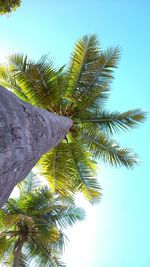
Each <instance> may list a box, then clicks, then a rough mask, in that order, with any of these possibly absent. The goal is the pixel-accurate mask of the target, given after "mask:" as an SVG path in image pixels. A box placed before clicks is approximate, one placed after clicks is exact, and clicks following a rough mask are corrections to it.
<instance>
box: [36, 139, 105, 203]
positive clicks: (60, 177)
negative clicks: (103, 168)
mask: <svg viewBox="0 0 150 267" xmlns="http://www.w3.org/2000/svg"><path fill="white" fill-rule="evenodd" d="M39 163H40V173H41V175H43V176H45V177H46V178H47V179H48V181H49V182H50V188H51V189H52V190H54V187H53V185H54V184H55V192H59V193H60V194H61V195H68V196H69V195H72V193H75V192H79V191H80V192H83V193H84V194H85V196H86V197H87V198H88V199H89V200H90V201H91V202H92V201H94V199H95V200H96V199H99V197H100V187H99V185H98V183H97V181H96V179H95V164H94V162H93V161H92V160H90V159H89V154H88V153H87V152H86V151H84V149H83V148H81V144H80V143H78V144H73V143H68V144H66V143H61V144H60V145H58V146H57V148H55V149H53V150H51V151H50V152H48V153H47V154H46V155H44V156H43V157H42V158H41V160H40V162H39Z"/></svg>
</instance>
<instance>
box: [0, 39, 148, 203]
mask: <svg viewBox="0 0 150 267" xmlns="http://www.w3.org/2000/svg"><path fill="white" fill-rule="evenodd" d="M119 60H120V49H119V47H110V48H108V49H106V50H104V51H103V50H102V48H101V46H100V44H99V41H98V39H97V37H96V36H95V35H91V36H84V37H83V38H81V39H80V40H78V41H77V42H76V44H75V46H74V49H73V53H72V55H71V59H70V62H69V64H68V65H67V66H62V67H61V68H57V67H55V65H54V63H53V61H52V60H51V59H50V58H48V57H47V56H42V57H41V58H40V59H39V60H38V61H37V62H34V61H33V60H30V59H28V57H27V56H26V55H23V54H14V55H12V56H10V57H9V64H8V66H1V67H0V84H1V85H3V86H5V87H6V88H8V89H9V90H11V91H13V92H14V93H15V94H16V95H17V96H18V97H20V98H21V99H22V100H24V101H26V102H29V103H30V104H32V105H35V106H38V107H40V108H44V109H46V110H48V111H51V112H53V113H56V114H59V115H63V116H66V117H69V118H71V119H72V121H73V126H72V127H71V128H70V130H69V132H68V134H67V135H66V137H65V138H64V139H63V141H62V142H61V143H60V144H59V145H58V146H57V147H56V148H54V149H52V150H51V151H49V152H48V153H47V154H46V155H44V156H43V157H42V158H41V159H40V161H39V164H38V166H39V167H40V173H41V174H42V175H43V176H45V177H46V178H47V180H48V181H49V182H50V187H51V189H52V190H53V192H57V193H60V194H62V195H64V196H66V195H68V196H72V194H74V193H76V192H83V193H84V195H85V196H86V197H87V198H88V199H89V201H91V202H93V201H95V200H97V199H99V198H100V186H99V184H98V182H97V179H96V165H97V161H99V163H100V162H101V161H102V162H105V163H106V164H110V165H112V166H121V165H123V166H125V167H127V168H132V167H133V166H135V165H136V164H137V163H138V161H137V157H136V154H135V153H134V152H133V151H132V150H131V149H128V148H125V147H123V148H122V147H121V146H120V145H119V144H118V142H117V141H116V140H114V134H116V133H121V131H124V130H129V129H133V128H134V127H137V126H138V125H139V124H140V123H142V122H143V121H144V119H145V112H143V111H142V110H140V109H134V110H128V111H125V112H123V113H122V112H119V111H109V110H106V109H105V103H106V101H107V99H108V97H109V92H110V87H111V83H112V80H113V78H114V70H115V69H116V68H117V66H118V61H119Z"/></svg>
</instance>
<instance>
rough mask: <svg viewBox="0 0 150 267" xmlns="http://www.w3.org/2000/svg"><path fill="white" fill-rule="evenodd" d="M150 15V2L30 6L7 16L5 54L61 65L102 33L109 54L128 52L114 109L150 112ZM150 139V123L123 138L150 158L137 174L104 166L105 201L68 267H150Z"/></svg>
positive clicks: (2, 32)
mask: <svg viewBox="0 0 150 267" xmlns="http://www.w3.org/2000/svg"><path fill="white" fill-rule="evenodd" d="M149 14H150V1H149V0H141V1H139V0H132V1H129V0H124V1H123V0H108V1H105V0H92V1H91V0H88V1H87V0H86V1H85V0H74V1H73V0H72V1H71V0H61V1H60V0H59V1H58V0H55V1H52V0H45V1H42V0H23V1H22V6H21V8H20V9H18V10H17V11H16V12H15V13H13V14H12V15H11V16H9V17H7V16H5V17H0V40H1V41H0V54H2V53H3V51H4V52H5V53H7V52H8V53H13V52H25V53H28V54H29V55H30V56H31V57H32V58H35V59H38V58H39V57H40V56H41V55H42V54H45V53H47V52H50V54H51V55H52V56H53V58H54V59H55V60H56V63H57V64H58V65H60V66H61V65H62V64H64V63H67V62H68V60H69V56H70V53H71V51H72V47H73V44H74V42H75V41H76V40H77V39H78V38H79V37H81V36H82V35H84V34H89V33H96V34H97V36H98V38H99V39H100V40H101V44H102V46H103V47H104V48H106V47H108V46H111V45H118V44H119V45H120V46H121V48H122V58H121V62H120V64H119V68H118V69H117V70H116V74H115V80H114V82H113V84H112V92H111V96H110V100H109V102H108V105H107V108H108V109H110V110H118V111H125V110H127V109H131V108H137V107H141V108H142V109H143V110H145V111H147V112H150V100H149V99H150V88H149V87H150V67H149V66H150V15H149ZM149 137H150V121H149V119H148V120H147V121H146V123H145V124H144V125H142V126H141V127H140V128H138V129H136V130H134V131H132V132H128V133H123V134H122V136H119V137H118V139H119V141H120V143H121V144H123V145H126V146H128V147H132V148H133V149H134V150H135V151H136V152H137V153H138V154H139V157H140V159H141V160H142V164H141V165H140V166H139V167H137V168H135V169H134V170H132V171H131V170H126V169H124V168H119V169H114V168H109V167H108V166H107V167H104V166H103V165H101V164H100V172H99V174H98V175H99V180H100V183H101V186H102V189H103V198H102V200H101V202H100V204H99V205H98V206H97V207H96V208H94V210H92V209H91V208H88V209H87V210H88V215H87V222H85V224H84V223H83V224H82V225H81V228H80V226H77V228H74V234H75V236H76V237H78V239H76V240H75V239H74V237H73V235H74V234H72V240H74V241H72V242H73V244H74V245H73V247H72V249H73V251H72V252H71V250H69V251H70V252H69V253H70V255H72V261H71V259H69V260H68V267H150V208H149V206H150V171H149V169H150V159H149V151H150V142H149ZM85 205H86V204H85ZM79 228H80V230H81V231H80V230H79ZM79 232H80V234H79ZM81 233H82V234H81ZM79 252H80V253H79ZM86 258H87V259H88V260H87V261H86ZM76 262H77V263H76Z"/></svg>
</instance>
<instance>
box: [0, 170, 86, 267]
mask: <svg viewBox="0 0 150 267" xmlns="http://www.w3.org/2000/svg"><path fill="white" fill-rule="evenodd" d="M19 188H20V195H19V197H18V198H10V199H9V200H8V202H7V203H6V204H5V205H4V207H3V208H2V209H1V210H0V260H1V262H3V263H5V264H6V266H13V267H18V266H20V267H21V266H24V267H25V266H30V264H31V266H37V267H38V266H39V267H42V266H44V267H45V266H47V267H48V266H52V267H57V266H58V267H65V264H64V263H62V262H61V259H60V256H61V254H62V252H63V250H64V245H65V239H66V236H65V234H64V233H63V229H65V228H66V227H67V226H72V225H73V224H74V223H75V222H76V221H80V220H82V219H83V218H84V215H85V214H84V211H83V210H82V209H81V208H78V207H76V206H75V204H74V201H73V199H72V201H71V200H69V202H68V201H67V199H66V201H64V199H63V201H62V199H61V196H59V195H53V194H52V193H50V190H49V188H47V187H45V186H41V185H40V184H39V183H38V180H37V177H34V176H33V175H32V174H30V176H29V177H28V179H25V180H24V181H23V182H22V183H21V184H20V185H19Z"/></svg>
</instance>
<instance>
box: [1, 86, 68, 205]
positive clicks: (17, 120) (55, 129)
mask: <svg viewBox="0 0 150 267" xmlns="http://www.w3.org/2000/svg"><path fill="white" fill-rule="evenodd" d="M71 126H72V120H71V119H69V118H66V117H63V116H58V115H56V114H54V113H51V112H48V111H46V110H42V109H39V108H37V107H34V106H32V105H30V104H28V103H25V102H23V101H21V100H20V99H19V98H17V97H16V96H15V95H14V94H13V93H11V92H10V91H8V90H7V89H5V88H3V87H1V86H0V207H1V206H2V205H3V204H4V203H5V202H6V201H7V199H8V197H9V195H10V193H11V192H12V190H13V188H14V186H15V185H16V184H17V183H18V182H20V181H21V180H23V179H24V178H25V177H26V176H27V174H28V173H29V172H30V170H31V169H32V168H33V167H34V165H35V164H36V162H37V161H38V160H39V158H40V157H41V156H42V155H43V154H44V153H46V152H47V151H48V150H50V149H51V148H53V147H55V146H57V145H58V144H59V142H60V141H61V140H62V138H64V136H65V134H66V133H67V132H68V130H69V128H70V127H71Z"/></svg>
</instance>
